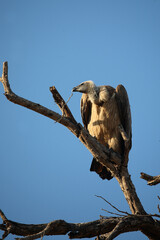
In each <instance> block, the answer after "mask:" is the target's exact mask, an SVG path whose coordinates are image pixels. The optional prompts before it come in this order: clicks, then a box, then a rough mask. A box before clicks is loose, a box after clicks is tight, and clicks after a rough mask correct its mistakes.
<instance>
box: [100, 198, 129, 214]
mask: <svg viewBox="0 0 160 240" xmlns="http://www.w3.org/2000/svg"><path fill="white" fill-rule="evenodd" d="M95 196H96V197H98V198H101V199H103V200H104V201H105V202H106V203H108V204H109V205H110V206H111V207H112V208H114V209H116V210H117V212H120V213H123V214H125V215H132V214H130V213H128V212H124V211H121V210H119V209H118V208H117V207H115V206H113V205H112V204H111V203H110V202H108V201H107V200H106V199H105V198H103V197H102V196H98V195H95Z"/></svg>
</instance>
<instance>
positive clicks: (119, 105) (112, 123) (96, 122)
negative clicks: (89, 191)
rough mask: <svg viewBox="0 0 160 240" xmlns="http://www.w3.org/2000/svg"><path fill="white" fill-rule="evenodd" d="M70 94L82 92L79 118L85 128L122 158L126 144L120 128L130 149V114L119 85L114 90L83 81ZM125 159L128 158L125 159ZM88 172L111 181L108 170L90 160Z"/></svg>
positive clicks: (125, 97) (127, 102) (122, 89)
mask: <svg viewBox="0 0 160 240" xmlns="http://www.w3.org/2000/svg"><path fill="white" fill-rule="evenodd" d="M73 92H82V93H83V95H82V98H81V116H82V120H83V123H84V126H85V128H86V129H87V130H88V131H89V133H90V134H91V135H92V136H94V137H96V139H97V140H98V141H99V142H100V143H101V144H103V145H105V146H108V147H109V148H112V149H113V150H114V151H115V152H117V153H119V154H120V155H121V156H122V158H124V154H125V144H124V140H123V139H122V136H121V133H120V130H119V125H122V126H123V128H124V130H125V132H126V133H127V135H128V137H129V142H130V144H129V149H130V148H131V137H132V133H131V112H130V106H129V100H128V95H127V92H126V90H125V88H124V87H123V86H122V85H118V86H117V88H116V89H114V88H113V87H111V86H96V85H95V84H94V83H93V82H92V81H86V82H83V83H81V84H80V85H78V86H77V87H75V88H73ZM127 157H128V156H127ZM90 171H95V172H96V173H98V174H99V176H100V177H101V178H102V179H108V180H110V179H111V178H112V176H111V173H110V172H109V171H108V169H107V168H106V167H105V166H103V165H102V164H100V163H99V162H98V161H97V160H96V159H94V158H93V161H92V164H91V168H90Z"/></svg>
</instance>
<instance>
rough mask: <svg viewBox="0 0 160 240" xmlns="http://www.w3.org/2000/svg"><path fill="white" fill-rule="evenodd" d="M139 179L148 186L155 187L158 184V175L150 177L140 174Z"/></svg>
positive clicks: (159, 177) (159, 180)
mask: <svg viewBox="0 0 160 240" xmlns="http://www.w3.org/2000/svg"><path fill="white" fill-rule="evenodd" d="M141 178H142V179H144V180H146V181H147V184H148V185H150V186H153V185H157V184H159V183H160V175H158V176H151V175H148V174H146V173H143V172H141Z"/></svg>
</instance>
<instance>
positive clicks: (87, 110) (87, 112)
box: [81, 93, 92, 129]
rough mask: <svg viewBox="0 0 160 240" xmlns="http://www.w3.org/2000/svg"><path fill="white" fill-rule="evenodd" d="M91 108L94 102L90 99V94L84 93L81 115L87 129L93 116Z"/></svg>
mask: <svg viewBox="0 0 160 240" xmlns="http://www.w3.org/2000/svg"><path fill="white" fill-rule="evenodd" d="M91 109H92V103H91V101H90V100H89V99H88V95H87V94H85V93H84V94H83V95H82V98H81V116H82V121H83V124H84V126H85V128H86V129H87V126H88V123H89V121H90V118H91Z"/></svg>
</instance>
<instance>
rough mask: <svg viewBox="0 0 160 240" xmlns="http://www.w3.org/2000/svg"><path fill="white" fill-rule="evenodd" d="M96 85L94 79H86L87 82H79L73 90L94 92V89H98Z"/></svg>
mask: <svg viewBox="0 0 160 240" xmlns="http://www.w3.org/2000/svg"><path fill="white" fill-rule="evenodd" d="M96 88H97V87H96V85H95V84H94V82H93V81H91V80H90V81H86V82H82V83H81V84H79V85H78V86H77V87H74V88H73V89H72V92H81V93H88V94H89V93H92V92H93V91H95V90H96Z"/></svg>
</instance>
